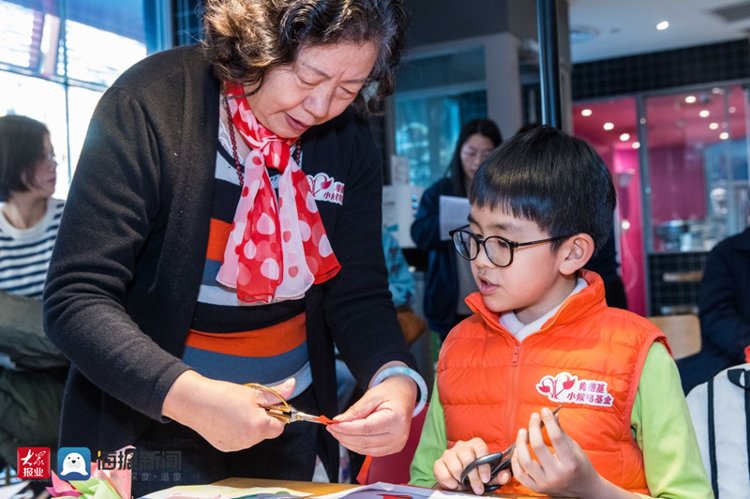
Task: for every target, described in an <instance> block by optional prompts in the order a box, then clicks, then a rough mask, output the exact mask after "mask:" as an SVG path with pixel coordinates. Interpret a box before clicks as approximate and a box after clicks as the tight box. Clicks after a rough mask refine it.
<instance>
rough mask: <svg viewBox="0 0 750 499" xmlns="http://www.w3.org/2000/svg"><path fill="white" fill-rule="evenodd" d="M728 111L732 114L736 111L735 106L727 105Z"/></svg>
mask: <svg viewBox="0 0 750 499" xmlns="http://www.w3.org/2000/svg"><path fill="white" fill-rule="evenodd" d="M729 112H730V113H732V114H734V113H736V112H737V108H736V107H734V106H729Z"/></svg>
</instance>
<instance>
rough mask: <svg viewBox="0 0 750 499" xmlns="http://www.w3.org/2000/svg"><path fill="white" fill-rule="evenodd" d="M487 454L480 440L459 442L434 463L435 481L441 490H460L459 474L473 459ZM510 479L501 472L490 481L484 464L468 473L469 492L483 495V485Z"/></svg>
mask: <svg viewBox="0 0 750 499" xmlns="http://www.w3.org/2000/svg"><path fill="white" fill-rule="evenodd" d="M487 454H489V449H488V448H487V444H486V443H485V442H484V440H482V439H481V438H472V439H471V440H468V441H467V440H460V441H458V442H456V445H454V446H453V447H451V448H450V449H446V450H445V451H444V452H443V455H442V456H440V459H438V460H437V461H435V465H434V466H433V468H432V471H433V473H434V474H435V479H436V480H437V482H438V486H440V488H441V489H448V490H462V489H463V488H464V486H463V484H462V483H461V472H463V470H464V468H466V467H467V466H468V465H469V464H471V463H472V462H473V461H474V460H475V459H477V458H479V457H482V456H486V455H487ZM509 479H510V474H509V473H508V472H506V471H502V472H500V473H499V474H498V476H496V477H495V478H494V479H492V480H490V465H489V464H484V465H482V466H479V467H477V468H476V469H474V470H473V471H472V472H471V473H469V482H470V483H471V490H472V491H473V492H474V493H475V494H476V495H482V494H484V485H485V484H487V483H503V484H504V483H505V482H507V481H508V480H509Z"/></svg>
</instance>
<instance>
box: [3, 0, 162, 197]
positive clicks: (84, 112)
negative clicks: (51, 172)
mask: <svg viewBox="0 0 750 499" xmlns="http://www.w3.org/2000/svg"><path fill="white" fill-rule="evenodd" d="M155 28H156V29H158V27H155ZM0 30H2V33H3V36H2V38H1V39H0V116H2V115H5V114H24V115H27V116H30V117H32V118H34V119H37V120H39V121H42V122H43V123H45V124H46V125H47V127H48V128H49V129H50V134H51V135H52V142H53V145H54V146H55V152H56V153H57V157H58V161H59V166H58V182H57V190H56V191H55V197H58V198H65V197H66V196H67V193H68V184H69V181H70V178H71V177H72V175H73V169H74V168H75V165H76V163H77V161H78V156H79V154H80V150H81V147H82V145H83V140H84V137H85V134H86V131H87V128H88V123H89V121H90V119H91V114H92V113H93V110H94V107H95V106H96V103H97V102H98V101H99V97H100V96H101V94H102V93H103V92H104V91H105V90H106V89H107V87H108V86H109V85H111V84H112V83H113V82H114V80H115V79H116V78H117V77H118V76H119V75H120V74H121V73H122V72H123V71H124V70H126V69H127V68H128V67H130V66H131V65H133V64H134V63H135V62H137V61H138V60H140V59H142V58H144V57H145V56H146V55H147V49H146V38H147V37H146V31H145V22H144V0H118V1H117V2H100V1H97V0H46V1H43V0H13V1H5V0H0Z"/></svg>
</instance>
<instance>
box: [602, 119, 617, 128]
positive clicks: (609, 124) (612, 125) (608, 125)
mask: <svg viewBox="0 0 750 499" xmlns="http://www.w3.org/2000/svg"><path fill="white" fill-rule="evenodd" d="M614 127H615V124H614V123H611V122H609V121H608V122H606V123H605V124H604V125H602V128H604V129H605V130H612V129H613V128H614Z"/></svg>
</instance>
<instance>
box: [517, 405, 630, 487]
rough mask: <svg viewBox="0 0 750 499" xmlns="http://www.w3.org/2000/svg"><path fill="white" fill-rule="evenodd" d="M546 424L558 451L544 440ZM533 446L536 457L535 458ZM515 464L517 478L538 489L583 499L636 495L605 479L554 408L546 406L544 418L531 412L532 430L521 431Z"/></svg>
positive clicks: (553, 445) (549, 435) (518, 437)
mask: <svg viewBox="0 0 750 499" xmlns="http://www.w3.org/2000/svg"><path fill="white" fill-rule="evenodd" d="M542 420H544V424H543V425H542ZM542 426H544V427H545V428H546V429H547V435H548V437H549V441H550V442H551V443H552V448H553V449H554V452H550V449H549V447H547V445H546V444H545V443H544V437H543V435H542ZM529 447H531V449H532V450H533V451H534V454H535V455H536V460H535V459H534V458H532V457H531V453H530V452H529ZM511 465H512V466H513V475H514V476H515V477H516V479H517V480H518V481H519V482H521V483H522V484H523V485H525V486H526V487H528V488H530V489H531V490H533V491H535V492H539V493H543V494H548V495H551V496H569V497H579V498H582V499H583V498H588V497H609V498H613V499H615V498H626V497H627V498H634V497H636V496H635V495H633V494H631V493H629V492H627V491H625V490H623V489H621V488H619V487H617V486H615V485H614V484H612V483H610V482H608V481H607V480H605V479H604V478H602V476H601V475H599V473H597V471H596V470H595V469H594V467H593V465H592V464H591V461H590V460H589V458H588V457H587V456H586V454H585V453H584V452H583V450H582V449H581V446H580V445H578V443H577V442H576V441H575V440H573V439H572V438H570V436H568V434H567V433H565V432H564V431H563V430H562V428H561V427H560V425H559V424H558V422H557V419H556V418H555V416H554V415H553V414H552V411H550V410H549V409H548V408H546V407H545V408H543V409H542V416H541V417H540V416H539V414H537V413H533V414H532V415H531V418H530V419H529V429H528V430H526V429H524V428H522V429H520V430H518V436H517V437H516V450H515V451H514V453H513V458H512V460H511Z"/></svg>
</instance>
